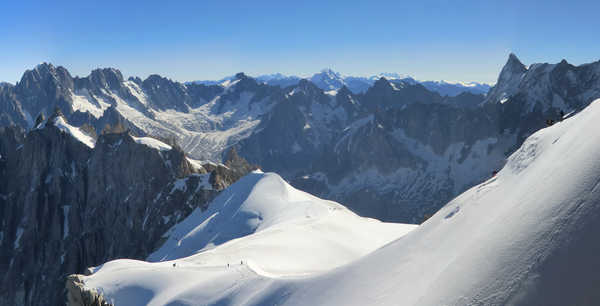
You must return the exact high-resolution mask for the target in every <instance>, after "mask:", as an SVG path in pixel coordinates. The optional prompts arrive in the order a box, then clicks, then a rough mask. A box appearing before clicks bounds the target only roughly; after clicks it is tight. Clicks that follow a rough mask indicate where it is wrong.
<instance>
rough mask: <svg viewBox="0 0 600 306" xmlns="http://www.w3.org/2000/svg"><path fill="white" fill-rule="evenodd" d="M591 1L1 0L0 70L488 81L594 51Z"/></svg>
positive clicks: (14, 74) (10, 77)
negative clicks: (511, 57) (520, 66)
mask: <svg viewBox="0 0 600 306" xmlns="http://www.w3.org/2000/svg"><path fill="white" fill-rule="evenodd" d="M92 2H95V3H92ZM599 11H600V1H580V2H577V3H573V2H571V1H486V0H480V1H400V0H392V1H325V0H320V1H308V0H303V1H285V0H277V1H258V0H255V1H248V0H246V1H234V0H229V1H201V0H197V1H131V0H130V1H112V0H105V1H81V0H76V1H60V0H57V1H39V2H38V1H4V2H3V3H2V4H1V5H0V42H1V43H0V80H3V81H8V82H11V83H14V82H15V81H17V80H18V79H20V77H21V75H22V73H23V72H24V71H25V69H27V68H31V67H33V66H35V65H36V64H38V63H40V62H43V61H48V62H51V63H53V64H56V65H62V66H65V67H66V68H67V69H69V71H71V73H72V74H73V75H79V76H85V75H87V74H89V71H90V70H91V69H93V68H97V67H115V68H119V69H120V70H121V71H122V72H123V74H124V75H125V76H132V75H137V76H141V77H146V76H147V75H149V74H152V73H158V74H161V75H163V76H167V77H169V78H172V79H174V80H179V81H188V80H196V79H218V78H221V77H223V76H226V75H231V74H234V73H236V72H239V71H244V72H246V73H248V74H250V75H258V74H263V73H273V72H282V73H285V74H296V75H301V76H305V75H309V74H312V73H314V72H317V71H319V70H321V69H322V68H326V67H328V68H332V69H334V70H336V71H339V72H341V73H343V74H349V75H370V74H375V73H378V72H399V73H405V74H409V75H411V76H413V77H416V78H418V79H428V80H430V79H433V80H440V79H444V80H455V81H470V80H474V81H484V82H495V81H496V78H497V75H498V72H499V71H500V69H501V67H502V65H503V64H504V63H505V61H506V59H507V57H508V53H509V52H514V53H516V54H517V56H518V57H519V58H520V59H521V60H522V61H523V62H524V63H525V64H529V63H532V62H558V61H560V60H561V59H562V58H566V59H567V60H568V61H569V62H571V63H575V64H581V63H586V62H591V61H596V60H598V59H600V40H598V37H600V34H599V32H598V30H599V29H600V18H599V17H598V12H599Z"/></svg>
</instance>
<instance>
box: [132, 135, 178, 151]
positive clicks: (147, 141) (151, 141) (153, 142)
mask: <svg viewBox="0 0 600 306" xmlns="http://www.w3.org/2000/svg"><path fill="white" fill-rule="evenodd" d="M131 137H132V138H133V140H134V141H135V142H137V143H139V144H143V145H145V146H148V147H150V148H153V149H156V150H158V151H169V150H171V149H172V147H171V146H170V145H168V144H166V143H164V142H162V141H160V140H158V139H156V138H152V137H135V136H131Z"/></svg>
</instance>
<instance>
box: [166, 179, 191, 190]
mask: <svg viewBox="0 0 600 306" xmlns="http://www.w3.org/2000/svg"><path fill="white" fill-rule="evenodd" d="M187 180H188V178H187V177H186V178H182V179H178V180H176V181H175V183H173V188H172V189H171V192H170V193H173V192H175V191H177V190H179V191H182V192H185V191H186V190H187V184H186V182H187Z"/></svg>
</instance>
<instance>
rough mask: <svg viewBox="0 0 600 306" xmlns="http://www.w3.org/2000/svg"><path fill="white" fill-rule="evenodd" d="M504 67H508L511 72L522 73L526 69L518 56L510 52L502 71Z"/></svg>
mask: <svg viewBox="0 0 600 306" xmlns="http://www.w3.org/2000/svg"><path fill="white" fill-rule="evenodd" d="M506 68H510V70H511V72H517V73H522V72H525V71H526V70H527V68H526V67H525V65H523V63H521V61H520V60H519V58H518V57H517V56H516V55H515V54H514V53H512V52H511V53H510V54H509V55H508V61H507V62H506V65H504V68H503V69H502V71H504V69H506Z"/></svg>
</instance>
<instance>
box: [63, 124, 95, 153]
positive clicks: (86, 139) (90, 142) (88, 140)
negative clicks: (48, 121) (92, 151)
mask: <svg viewBox="0 0 600 306" xmlns="http://www.w3.org/2000/svg"><path fill="white" fill-rule="evenodd" d="M53 124H54V126H56V127H57V128H58V129H59V130H61V131H63V132H65V133H67V134H70V135H72V136H73V137H75V139H77V140H79V141H80V142H82V143H83V144H85V145H86V146H88V147H90V148H93V147H94V145H95V144H96V140H95V139H94V138H93V137H91V136H89V135H87V134H86V133H84V132H83V131H81V129H80V128H78V127H74V126H72V125H70V124H68V123H67V122H66V121H65V119H64V118H63V117H62V116H58V117H56V118H54V121H53Z"/></svg>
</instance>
